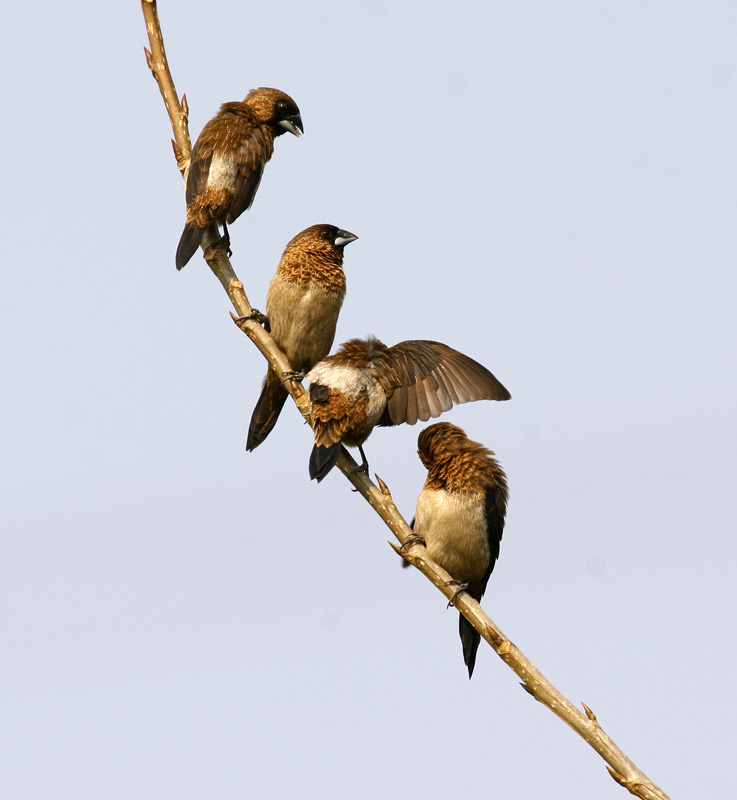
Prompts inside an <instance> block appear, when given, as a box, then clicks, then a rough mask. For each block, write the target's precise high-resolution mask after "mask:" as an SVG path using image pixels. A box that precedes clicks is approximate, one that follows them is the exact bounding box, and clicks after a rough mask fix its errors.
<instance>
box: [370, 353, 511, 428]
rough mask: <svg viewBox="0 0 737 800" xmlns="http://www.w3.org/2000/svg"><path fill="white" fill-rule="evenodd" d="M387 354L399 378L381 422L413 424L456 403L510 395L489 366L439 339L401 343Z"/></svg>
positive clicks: (390, 390)
mask: <svg viewBox="0 0 737 800" xmlns="http://www.w3.org/2000/svg"><path fill="white" fill-rule="evenodd" d="M388 355H389V366H390V368H391V371H392V372H393V373H394V374H395V376H396V380H392V381H391V384H394V385H393V386H390V387H389V391H387V395H388V403H387V411H388V416H389V421H386V420H385V419H382V420H381V422H380V423H379V424H392V425H399V424H400V423H402V422H406V423H407V424H408V425H414V424H415V422H417V420H422V421H423V422H425V421H427V420H428V419H430V418H431V417H437V416H439V415H440V414H441V413H442V412H443V411H447V410H448V409H449V408H451V406H452V405H453V404H455V403H467V402H470V401H472V400H508V399H509V397H510V394H509V392H508V391H507V390H506V389H505V388H504V387H503V386H502V384H501V383H499V381H498V380H497V379H496V378H495V377H494V376H493V375H492V374H491V372H489V370H488V369H486V367H484V366H482V365H481V364H479V363H478V361H474V360H473V359H472V358H469V357H468V356H465V355H463V353H459V352H458V351H457V350H454V349H453V348H452V347H448V346H447V345H444V344H441V343H440V342H431V341H425V340H410V341H406V342H400V343H399V344H396V345H394V347H390V348H389V349H388Z"/></svg>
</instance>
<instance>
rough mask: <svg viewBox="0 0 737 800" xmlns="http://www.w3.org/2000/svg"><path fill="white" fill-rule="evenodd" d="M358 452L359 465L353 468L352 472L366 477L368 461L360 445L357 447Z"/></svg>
mask: <svg viewBox="0 0 737 800" xmlns="http://www.w3.org/2000/svg"><path fill="white" fill-rule="evenodd" d="M358 452H359V453H360V454H361V463H360V464H359V465H358V466H357V467H355V469H354V470H353V471H354V472H363V473H364V475H368V472H369V463H368V459H367V458H366V453H364V452H363V447H361V445H360V444H359V445H358Z"/></svg>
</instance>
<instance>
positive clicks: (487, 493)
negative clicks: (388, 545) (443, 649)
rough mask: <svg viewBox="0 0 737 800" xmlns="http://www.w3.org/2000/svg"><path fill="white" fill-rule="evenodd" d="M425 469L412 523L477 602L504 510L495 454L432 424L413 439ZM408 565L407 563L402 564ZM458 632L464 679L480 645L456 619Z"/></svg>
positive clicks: (452, 427) (503, 484)
mask: <svg viewBox="0 0 737 800" xmlns="http://www.w3.org/2000/svg"><path fill="white" fill-rule="evenodd" d="M417 448H418V450H417V453H418V455H419V457H420V460H421V461H422V463H423V464H424V465H425V467H426V468H427V479H426V480H425V485H424V486H423V488H422V491H421V492H420V495H419V497H418V498H417V512H416V516H415V519H414V522H413V524H412V527H413V528H414V531H415V534H416V535H417V536H419V537H421V538H422V539H424V541H425V545H426V547H427V552H428V555H429V556H430V558H432V560H433V561H436V562H437V563H438V564H439V565H440V566H441V567H442V568H443V569H444V570H446V572H448V573H449V574H450V575H451V576H452V577H453V579H454V580H456V581H458V582H459V583H461V584H468V585H467V586H466V591H467V592H468V593H469V594H470V595H471V597H473V598H475V599H476V600H481V598H482V597H483V594H484V592H485V591H486V584H487V583H488V581H489V576H490V575H491V572H492V570H493V569H494V564H495V563H496V560H497V558H498V557H499V544H500V542H501V540H502V533H503V531H504V517H505V515H506V511H507V496H508V490H507V479H506V476H505V475H504V471H503V470H502V468H501V466H500V465H499V462H498V461H497V460H496V459H495V458H494V453H493V452H492V451H491V450H488V449H487V448H486V447H484V446H483V445H480V444H479V443H478V442H474V441H472V440H471V439H469V438H468V437H467V436H466V433H465V431H463V430H461V428H459V427H457V426H456V425H451V424H450V423H448V422H438V423H436V424H435V425H430V427H429V428H425V430H424V431H422V433H420V435H419V438H418V439H417ZM405 566H406V562H405ZM459 633H460V636H461V643H462V645H463V660H464V662H465V664H466V666H467V667H468V677H469V678H470V677H471V675H473V668H474V665H475V663H476V651H477V650H478V646H479V642H480V641H481V639H480V636H479V634H478V633H477V632H476V630H475V629H474V628H473V626H472V625H471V623H470V622H468V620H467V619H466V618H465V617H464V616H463V615H460V621H459Z"/></svg>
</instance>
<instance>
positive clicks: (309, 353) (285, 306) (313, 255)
mask: <svg viewBox="0 0 737 800" xmlns="http://www.w3.org/2000/svg"><path fill="white" fill-rule="evenodd" d="M357 238H358V237H357V236H356V235H354V234H352V233H349V232H348V231H344V230H341V229H340V228H336V227H335V225H313V226H312V227H311V228H307V229H306V230H304V231H302V233H298V234H297V235H296V236H295V237H294V239H292V241H291V242H289V244H288V245H287V246H286V248H285V250H284V253H283V255H282V257H281V261H280V262H279V266H278V267H277V270H276V274H275V275H274V277H273V278H272V281H271V285H270V286H269V292H268V294H267V296H266V313H267V316H268V319H269V326H270V329H271V335H272V336H273V337H274V340H275V341H276V343H277V344H278V345H279V347H280V348H281V349H282V350H283V351H284V354H285V355H286V357H287V359H288V360H289V366H290V367H291V368H292V369H293V370H294V372H295V373H305V372H307V371H308V370H309V369H311V368H312V367H313V366H314V365H315V364H316V363H317V362H318V361H319V360H320V359H321V358H324V357H325V356H326V355H327V354H328V353H329V352H330V347H331V345H332V344H333V338H334V337H335V326H336V324H337V322H338V314H339V313H340V307H341V306H342V305H343V298H344V297H345V273H344V272H343V248H344V247H345V246H346V245H347V244H349V243H350V242H353V241H355V240H356V239H357ZM286 399H287V390H286V389H285V388H284V385H283V384H282V382H281V379H280V377H279V376H278V375H277V374H276V372H274V370H273V369H271V367H269V371H268V372H267V373H266V380H265V381H264V386H263V389H262V391H261V396H260V397H259V399H258V402H257V403H256V408H255V409H254V410H253V416H252V417H251V424H250V426H249V428H248V441H247V443H246V450H253V449H254V448H256V447H258V446H259V445H260V444H261V442H263V440H264V439H265V438H266V437H267V436H268V435H269V433H270V432H271V429H272V428H273V427H274V425H275V424H276V421H277V419H278V417H279V412H280V411H281V410H282V407H283V405H284V401H285V400H286Z"/></svg>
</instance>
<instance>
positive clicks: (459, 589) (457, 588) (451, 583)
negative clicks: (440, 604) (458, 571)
mask: <svg viewBox="0 0 737 800" xmlns="http://www.w3.org/2000/svg"><path fill="white" fill-rule="evenodd" d="M445 585H446V586H455V591H454V592H453V594H452V595H451V596H450V600H448V605H447V606H446V607H447V608H450V607H451V606H452V605H453V602H454V600H455V599H456V597H458V595H459V594H460V593H461V592H465V591H466V589H468V584H467V583H461V582H460V581H455V580H454V581H448V582H447V583H446V584H445Z"/></svg>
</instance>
